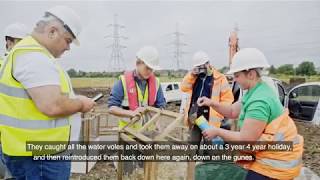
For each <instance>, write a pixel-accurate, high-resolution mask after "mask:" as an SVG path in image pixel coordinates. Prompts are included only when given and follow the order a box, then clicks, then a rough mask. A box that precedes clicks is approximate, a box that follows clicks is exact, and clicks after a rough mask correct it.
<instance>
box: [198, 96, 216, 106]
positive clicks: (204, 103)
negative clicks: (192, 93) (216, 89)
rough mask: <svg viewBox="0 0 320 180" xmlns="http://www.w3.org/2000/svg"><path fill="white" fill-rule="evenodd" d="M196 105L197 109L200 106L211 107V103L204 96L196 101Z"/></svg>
mask: <svg viewBox="0 0 320 180" xmlns="http://www.w3.org/2000/svg"><path fill="white" fill-rule="evenodd" d="M197 104H198V106H199V107H201V106H209V107H210V106H212V105H213V101H212V100H211V99H209V98H207V97H205V96H203V97H200V98H198V100H197Z"/></svg>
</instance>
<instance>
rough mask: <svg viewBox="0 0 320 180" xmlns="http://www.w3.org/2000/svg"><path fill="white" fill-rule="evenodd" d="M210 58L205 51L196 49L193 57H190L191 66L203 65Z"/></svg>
mask: <svg viewBox="0 0 320 180" xmlns="http://www.w3.org/2000/svg"><path fill="white" fill-rule="evenodd" d="M209 60H210V58H209V56H208V54H207V53H205V52H203V51H198V52H196V53H194V55H193V58H192V65H193V67H196V66H200V65H203V64H205V63H207V62H209Z"/></svg>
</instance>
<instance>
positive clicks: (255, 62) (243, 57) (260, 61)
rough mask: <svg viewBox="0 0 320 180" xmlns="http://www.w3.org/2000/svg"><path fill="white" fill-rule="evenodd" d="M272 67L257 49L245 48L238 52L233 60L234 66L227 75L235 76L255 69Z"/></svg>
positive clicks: (232, 65) (231, 66)
mask: <svg viewBox="0 0 320 180" xmlns="http://www.w3.org/2000/svg"><path fill="white" fill-rule="evenodd" d="M268 67H270V65H269V63H268V61H267V58H266V57H265V56H264V54H263V53H262V52H261V51H260V50H258V49H256V48H245V49H241V50H240V51H238V52H237V53H236V54H235V55H234V56H233V58H232V64H231V65H230V70H229V71H228V73H227V74H233V73H236V72H240V71H243V70H249V69H253V68H268Z"/></svg>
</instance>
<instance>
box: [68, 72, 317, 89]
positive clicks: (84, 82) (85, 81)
mask: <svg viewBox="0 0 320 180" xmlns="http://www.w3.org/2000/svg"><path fill="white" fill-rule="evenodd" d="M272 77H275V78H277V79H280V80H282V81H284V82H286V83H289V79H290V78H292V77H303V76H287V75H273V76H272ZM306 79H307V82H314V81H320V76H319V75H318V76H310V77H306ZM116 80H117V78H72V79H71V82H72V85H73V87H74V88H87V87H92V88H98V87H112V86H113V84H114V82H115V81H116ZM181 80H182V78H169V77H167V76H165V77H160V81H161V82H175V81H176V82H180V81H181Z"/></svg>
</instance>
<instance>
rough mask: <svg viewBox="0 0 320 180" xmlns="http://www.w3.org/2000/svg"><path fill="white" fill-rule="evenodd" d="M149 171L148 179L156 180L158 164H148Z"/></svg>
mask: <svg viewBox="0 0 320 180" xmlns="http://www.w3.org/2000/svg"><path fill="white" fill-rule="evenodd" d="M150 164H151V169H150V179H151V180H157V179H158V178H157V177H158V173H157V172H158V171H157V170H158V163H157V162H150Z"/></svg>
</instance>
